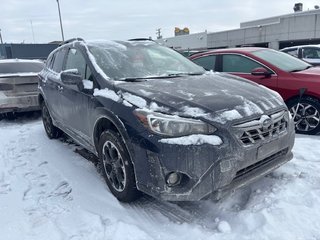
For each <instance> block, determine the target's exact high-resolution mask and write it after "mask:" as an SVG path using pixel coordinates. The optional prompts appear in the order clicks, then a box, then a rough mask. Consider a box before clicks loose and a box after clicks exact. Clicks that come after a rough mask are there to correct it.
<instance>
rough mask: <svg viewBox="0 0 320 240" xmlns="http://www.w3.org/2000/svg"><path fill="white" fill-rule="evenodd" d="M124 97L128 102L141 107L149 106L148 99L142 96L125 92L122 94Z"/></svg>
mask: <svg viewBox="0 0 320 240" xmlns="http://www.w3.org/2000/svg"><path fill="white" fill-rule="evenodd" d="M122 97H123V99H124V100H126V101H127V102H129V103H131V104H133V105H135V106H137V107H139V108H145V107H146V106H147V101H146V100H144V99H143V98H142V97H139V96H136V95H133V94H131V93H128V92H125V93H123V94H122Z"/></svg>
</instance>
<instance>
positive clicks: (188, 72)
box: [39, 39, 294, 202]
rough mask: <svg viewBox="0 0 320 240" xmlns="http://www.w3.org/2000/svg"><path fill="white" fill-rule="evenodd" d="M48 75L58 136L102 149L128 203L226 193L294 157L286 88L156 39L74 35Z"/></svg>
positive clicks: (51, 61)
mask: <svg viewBox="0 0 320 240" xmlns="http://www.w3.org/2000/svg"><path fill="white" fill-rule="evenodd" d="M40 78H41V80H40V85H39V89H40V95H39V101H40V103H41V104H42V116H43V124H44V128H45V131H46V133H47V135H48V137H49V138H57V137H59V135H60V134H61V132H62V131H64V132H65V133H67V134H68V135H69V136H71V137H72V138H73V139H74V140H75V141H76V142H77V143H79V144H80V145H82V146H83V147H84V148H86V149H87V150H89V151H91V152H92V153H94V154H96V155H97V156H98V157H99V159H100V164H101V169H102V172H103V176H104V178H105V180H106V183H107V184H108V186H109V188H110V191H111V192H112V193H113V194H114V195H115V196H116V197H117V198H118V199H119V200H120V201H126V202H129V201H133V200H135V199H136V198H137V197H138V196H139V193H140V191H141V192H145V193H147V194H149V195H151V196H154V197H156V198H160V199H164V200H170V201H186V200H187V201H191V200H192V201H194V200H200V199H203V198H205V197H208V196H212V197H214V198H221V197H222V196H223V195H224V194H225V193H227V192H228V191H230V190H232V189H235V188H237V187H240V186H243V185H245V184H248V183H249V182H252V181H253V180H255V179H257V178H259V177H261V176H263V175H265V174H267V173H269V172H270V171H272V170H274V169H275V168H277V167H279V166H280V165H282V164H283V163H285V162H287V161H289V160H290V159H291V158H292V151H291V150H292V147H293V144H294V124H293V121H292V119H291V118H290V115H289V113H288V109H287V107H286V105H285V104H284V102H283V100H282V99H281V97H280V96H279V95H278V94H276V93H274V92H273V91H271V90H268V89H266V88H264V87H261V86H259V85H257V84H255V83H252V82H249V81H247V80H245V79H242V78H238V77H235V76H231V75H228V74H221V73H212V72H206V71H205V70H204V69H203V68H202V67H199V66H197V65H196V64H194V63H193V62H191V61H190V60H188V59H186V58H184V57H183V56H182V55H180V54H179V53H176V52H175V51H174V50H172V49H169V48H166V47H163V46H161V45H159V44H157V43H155V42H153V41H149V40H141V39H140V40H138V39H137V40H131V41H103V42H85V41H83V40H80V39H76V40H73V41H69V42H67V43H65V44H63V45H62V46H61V47H59V48H58V49H56V50H55V51H53V52H52V53H51V54H50V55H49V57H48V60H47V63H46V67H45V69H44V70H43V71H42V72H41V73H40Z"/></svg>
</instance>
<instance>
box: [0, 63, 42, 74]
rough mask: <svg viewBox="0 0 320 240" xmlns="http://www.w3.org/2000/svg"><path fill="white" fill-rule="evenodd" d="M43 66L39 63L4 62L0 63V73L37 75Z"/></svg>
mask: <svg viewBox="0 0 320 240" xmlns="http://www.w3.org/2000/svg"><path fill="white" fill-rule="evenodd" d="M43 66H44V65H43V64H42V63H40V62H4V63H0V73H2V74H11V73H29V72H31V73H38V72H40V71H41V70H42V68H43Z"/></svg>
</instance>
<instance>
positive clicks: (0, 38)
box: [0, 29, 3, 44]
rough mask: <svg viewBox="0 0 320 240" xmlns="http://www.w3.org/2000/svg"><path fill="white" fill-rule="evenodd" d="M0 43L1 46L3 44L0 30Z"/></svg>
mask: <svg viewBox="0 0 320 240" xmlns="http://www.w3.org/2000/svg"><path fill="white" fill-rule="evenodd" d="M0 41H1V44H3V41H2V35H1V29H0Z"/></svg>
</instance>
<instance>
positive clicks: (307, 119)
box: [287, 97, 320, 135]
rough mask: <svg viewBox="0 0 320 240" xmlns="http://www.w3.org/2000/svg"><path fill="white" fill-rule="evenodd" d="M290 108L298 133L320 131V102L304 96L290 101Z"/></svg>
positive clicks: (310, 133) (311, 133)
mask: <svg viewBox="0 0 320 240" xmlns="http://www.w3.org/2000/svg"><path fill="white" fill-rule="evenodd" d="M287 105H288V109H289V110H290V113H291V116H292V117H293V121H294V124H295V129H296V133H301V134H309V135H315V134H317V133H319V132H320V102H319V100H318V99H315V98H311V97H304V98H302V99H301V100H300V101H299V99H294V100H291V101H289V102H288V104H287Z"/></svg>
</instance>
